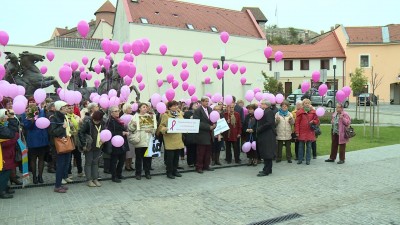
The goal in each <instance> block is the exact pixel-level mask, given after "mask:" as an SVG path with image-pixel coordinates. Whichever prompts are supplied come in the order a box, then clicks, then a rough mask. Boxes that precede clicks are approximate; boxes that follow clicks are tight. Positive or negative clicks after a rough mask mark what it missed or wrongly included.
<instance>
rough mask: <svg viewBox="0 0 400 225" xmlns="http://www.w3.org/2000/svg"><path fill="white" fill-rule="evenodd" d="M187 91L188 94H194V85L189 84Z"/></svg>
mask: <svg viewBox="0 0 400 225" xmlns="http://www.w3.org/2000/svg"><path fill="white" fill-rule="evenodd" d="M188 93H189V95H190V96H192V95H194V93H196V87H195V86H194V85H189V88H188Z"/></svg>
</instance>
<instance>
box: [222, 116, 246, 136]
mask: <svg viewBox="0 0 400 225" xmlns="http://www.w3.org/2000/svg"><path fill="white" fill-rule="evenodd" d="M234 116H235V119H236V124H235V126H233V124H231V123H230V115H229V114H228V113H227V112H225V113H224V117H225V120H226V122H227V123H228V125H229V130H228V131H226V132H225V133H224V139H225V141H237V138H238V135H239V134H241V133H242V121H241V120H240V115H239V113H238V112H234Z"/></svg>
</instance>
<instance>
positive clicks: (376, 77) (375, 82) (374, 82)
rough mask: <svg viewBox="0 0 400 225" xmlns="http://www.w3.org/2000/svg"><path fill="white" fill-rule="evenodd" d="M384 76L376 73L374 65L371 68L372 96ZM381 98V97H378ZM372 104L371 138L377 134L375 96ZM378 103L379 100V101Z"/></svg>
mask: <svg viewBox="0 0 400 225" xmlns="http://www.w3.org/2000/svg"><path fill="white" fill-rule="evenodd" d="M382 79H383V77H380V78H379V75H378V74H377V73H374V67H373V66H372V68H371V86H372V96H375V90H376V89H377V88H378V87H379V85H381V83H382ZM378 100H379V98H378ZM370 101H371V103H370V105H372V131H371V138H374V136H375V104H374V103H373V102H374V101H373V98H372V99H370ZM377 103H378V102H377ZM378 138H379V130H378Z"/></svg>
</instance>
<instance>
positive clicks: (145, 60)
mask: <svg viewBox="0 0 400 225" xmlns="http://www.w3.org/2000/svg"><path fill="white" fill-rule="evenodd" d="M144 64H145V68H146V84H148V83H149V72H148V68H147V55H144ZM163 64H164V65H165V59H164V63H163ZM147 92H148V94H149V96H150V88H149V87H148V88H147Z"/></svg>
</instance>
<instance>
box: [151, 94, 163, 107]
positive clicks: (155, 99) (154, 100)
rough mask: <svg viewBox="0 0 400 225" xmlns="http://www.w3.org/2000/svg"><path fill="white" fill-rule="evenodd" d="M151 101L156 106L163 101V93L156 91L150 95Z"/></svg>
mask: <svg viewBox="0 0 400 225" xmlns="http://www.w3.org/2000/svg"><path fill="white" fill-rule="evenodd" d="M150 102H151V105H152V106H153V107H156V106H157V104H158V103H159V102H161V95H160V94H158V93H154V94H153V95H152V96H151V97H150Z"/></svg>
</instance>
